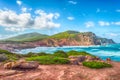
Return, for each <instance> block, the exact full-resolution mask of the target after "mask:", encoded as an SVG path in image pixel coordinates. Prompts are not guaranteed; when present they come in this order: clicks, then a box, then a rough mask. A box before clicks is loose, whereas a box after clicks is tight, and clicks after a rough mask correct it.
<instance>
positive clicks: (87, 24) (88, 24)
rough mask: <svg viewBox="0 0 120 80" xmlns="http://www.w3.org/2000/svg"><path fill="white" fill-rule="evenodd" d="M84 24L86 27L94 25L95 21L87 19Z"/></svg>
mask: <svg viewBox="0 0 120 80" xmlns="http://www.w3.org/2000/svg"><path fill="white" fill-rule="evenodd" d="M85 26H86V28H90V27H94V26H95V23H94V22H92V21H88V22H86V23H85Z"/></svg>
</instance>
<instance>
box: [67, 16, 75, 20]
mask: <svg viewBox="0 0 120 80" xmlns="http://www.w3.org/2000/svg"><path fill="white" fill-rule="evenodd" d="M67 19H68V20H74V19H75V18H74V17H71V16H69V17H67Z"/></svg>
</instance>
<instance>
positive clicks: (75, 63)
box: [70, 59, 79, 65]
mask: <svg viewBox="0 0 120 80" xmlns="http://www.w3.org/2000/svg"><path fill="white" fill-rule="evenodd" d="M70 64H73V65H79V63H78V60H76V59H70Z"/></svg>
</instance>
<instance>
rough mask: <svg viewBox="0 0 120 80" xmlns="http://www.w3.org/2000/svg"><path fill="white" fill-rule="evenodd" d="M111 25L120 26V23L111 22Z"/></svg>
mask: <svg viewBox="0 0 120 80" xmlns="http://www.w3.org/2000/svg"><path fill="white" fill-rule="evenodd" d="M112 24H113V25H117V26H120V21H118V22H112Z"/></svg>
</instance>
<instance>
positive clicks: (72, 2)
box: [68, 1, 77, 4]
mask: <svg viewBox="0 0 120 80" xmlns="http://www.w3.org/2000/svg"><path fill="white" fill-rule="evenodd" d="M68 2H69V3H70V4H77V2H75V1H68Z"/></svg>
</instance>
